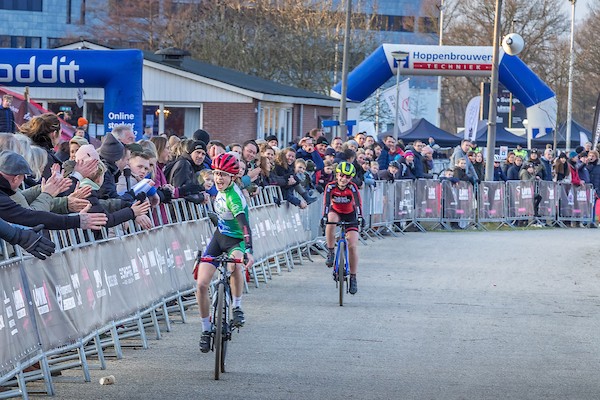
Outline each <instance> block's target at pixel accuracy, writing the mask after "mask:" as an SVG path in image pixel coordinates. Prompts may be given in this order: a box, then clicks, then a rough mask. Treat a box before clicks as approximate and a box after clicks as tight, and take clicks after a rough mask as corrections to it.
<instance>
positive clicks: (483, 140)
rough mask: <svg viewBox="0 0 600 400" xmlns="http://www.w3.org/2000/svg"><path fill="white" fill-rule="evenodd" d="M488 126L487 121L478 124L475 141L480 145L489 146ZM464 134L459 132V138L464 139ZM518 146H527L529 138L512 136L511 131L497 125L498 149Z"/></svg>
mask: <svg viewBox="0 0 600 400" xmlns="http://www.w3.org/2000/svg"><path fill="white" fill-rule="evenodd" d="M487 125H488V124H487V119H484V120H480V121H479V122H478V123H477V135H476V136H475V141H476V142H477V143H478V144H480V145H483V146H485V145H486V144H487V133H488V126H487ZM464 132H465V131H464V129H463V130H462V131H460V132H458V136H459V137H463V136H464ZM517 144H520V145H521V146H526V145H527V138H526V137H524V136H519V135H515V134H512V133H510V132H509V131H507V130H506V129H504V128H503V127H501V126H500V125H496V147H498V146H516V145H517Z"/></svg>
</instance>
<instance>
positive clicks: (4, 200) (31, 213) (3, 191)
mask: <svg viewBox="0 0 600 400" xmlns="http://www.w3.org/2000/svg"><path fill="white" fill-rule="evenodd" d="M14 193H15V192H14V191H13V190H12V189H11V188H10V185H9V183H8V181H7V180H6V179H5V178H4V177H3V176H1V175H0V218H2V219H3V220H5V221H7V222H10V223H13V224H19V225H23V226H36V225H39V224H44V226H45V227H46V229H53V230H59V229H71V228H79V215H60V214H54V213H51V212H46V211H35V210H29V209H27V208H23V207H21V206H20V205H19V204H17V203H15V202H14V201H13V200H12V199H11V198H10V196H12V195H13V194H14Z"/></svg>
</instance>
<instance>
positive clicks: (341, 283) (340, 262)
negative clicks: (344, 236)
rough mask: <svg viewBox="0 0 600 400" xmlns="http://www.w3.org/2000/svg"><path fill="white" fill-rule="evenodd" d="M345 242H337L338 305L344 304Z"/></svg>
mask: <svg viewBox="0 0 600 400" xmlns="http://www.w3.org/2000/svg"><path fill="white" fill-rule="evenodd" d="M345 247H346V243H344V242H343V241H341V242H340V244H339V249H338V251H339V255H340V256H339V258H338V262H337V269H338V288H339V290H340V307H341V306H343V305H344V282H346V276H345V272H346V248H345Z"/></svg>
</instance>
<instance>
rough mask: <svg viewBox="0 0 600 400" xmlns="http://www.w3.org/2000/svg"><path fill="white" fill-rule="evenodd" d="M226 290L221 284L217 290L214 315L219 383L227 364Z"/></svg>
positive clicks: (214, 344) (216, 376) (216, 366)
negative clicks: (225, 345) (224, 349)
mask: <svg viewBox="0 0 600 400" xmlns="http://www.w3.org/2000/svg"><path fill="white" fill-rule="evenodd" d="M224 304H225V288H224V286H223V284H219V288H218V289H217V309H216V312H215V314H214V325H215V341H214V343H213V346H214V348H215V380H216V381H218V380H219V377H220V375H221V366H222V365H224V364H225V354H224V353H223V342H224V340H223V325H224V322H225V321H224V319H225V305H224Z"/></svg>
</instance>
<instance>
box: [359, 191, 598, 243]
mask: <svg viewBox="0 0 600 400" xmlns="http://www.w3.org/2000/svg"><path fill="white" fill-rule="evenodd" d="M363 196H368V200H367V201H366V202H365V200H363V202H364V204H365V205H366V207H364V210H365V213H368V214H367V221H368V225H367V226H368V227H369V229H368V230H367V232H368V233H370V234H371V233H374V234H381V233H385V232H386V231H387V232H391V233H394V232H398V231H399V232H404V231H406V230H407V229H409V228H410V227H411V226H413V227H415V228H417V229H418V230H420V231H426V230H434V229H437V228H438V227H440V226H441V227H443V228H444V229H447V230H452V229H456V228H461V229H468V228H476V229H488V228H490V227H494V225H495V228H496V229H499V228H500V227H502V226H509V227H511V228H512V227H514V226H516V225H522V226H530V225H533V224H543V225H546V226H554V225H557V226H561V227H566V222H571V223H581V224H586V225H587V224H591V223H592V222H593V218H594V212H593V211H594V210H593V208H594V201H595V196H594V190H593V187H592V185H589V184H588V185H582V186H573V185H571V184H563V183H555V182H546V181H535V182H533V181H531V182H530V181H508V182H481V183H479V184H478V185H477V186H476V187H474V186H473V185H471V184H470V183H469V182H463V181H461V182H458V183H453V182H451V181H450V180H441V181H439V180H436V179H418V180H415V181H411V180H399V181H395V182H393V183H391V182H386V181H377V182H376V184H375V186H373V187H371V188H368V189H365V190H363ZM536 197H537V198H538V201H539V204H538V208H537V210H536V207H535V203H536ZM392 199H393V202H392V201H391V200H392ZM536 211H537V212H536Z"/></svg>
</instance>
